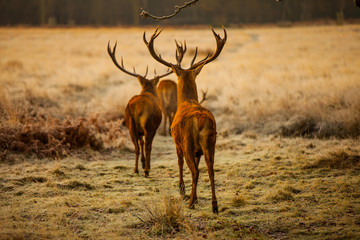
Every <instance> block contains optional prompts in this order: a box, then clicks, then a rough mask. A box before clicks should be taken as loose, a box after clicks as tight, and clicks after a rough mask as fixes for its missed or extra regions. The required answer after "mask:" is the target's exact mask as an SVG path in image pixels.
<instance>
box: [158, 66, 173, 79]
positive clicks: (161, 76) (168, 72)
mask: <svg viewBox="0 0 360 240" xmlns="http://www.w3.org/2000/svg"><path fill="white" fill-rule="evenodd" d="M154 73H155V76H156V71H154ZM172 73H173V71H170V68H168V70H167V72H166V73H164V74H163V75H159V76H158V77H159V78H163V77H166V76H167V75H170V74H172Z"/></svg>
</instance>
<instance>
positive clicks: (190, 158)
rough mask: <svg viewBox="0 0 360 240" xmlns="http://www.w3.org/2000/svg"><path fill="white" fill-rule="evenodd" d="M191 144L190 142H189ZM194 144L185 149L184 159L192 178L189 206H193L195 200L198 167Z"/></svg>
mask: <svg viewBox="0 0 360 240" xmlns="http://www.w3.org/2000/svg"><path fill="white" fill-rule="evenodd" d="M189 145H191V144H189ZM193 148H194V146H189V147H188V149H187V150H186V151H185V152H186V154H185V159H186V163H187V165H188V167H189V169H190V172H191V178H192V187H191V194H190V201H189V208H194V204H195V203H196V202H197V195H196V187H197V183H198V180H199V169H198V165H197V163H196V162H197V161H198V159H196V158H197V157H195V151H194V150H193Z"/></svg>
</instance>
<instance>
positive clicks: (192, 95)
mask: <svg viewBox="0 0 360 240" xmlns="http://www.w3.org/2000/svg"><path fill="white" fill-rule="evenodd" d="M189 100H195V101H197V102H198V101H199V100H198V94H197V88H196V83H195V79H189V78H188V79H186V78H183V77H179V78H178V84H177V104H178V106H179V105H180V104H181V103H183V102H184V101H189Z"/></svg>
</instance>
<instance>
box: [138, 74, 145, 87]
mask: <svg viewBox="0 0 360 240" xmlns="http://www.w3.org/2000/svg"><path fill="white" fill-rule="evenodd" d="M137 78H138V80H139V82H140V84H141V86H143V85H145V78H143V77H141V76H138V77H137Z"/></svg>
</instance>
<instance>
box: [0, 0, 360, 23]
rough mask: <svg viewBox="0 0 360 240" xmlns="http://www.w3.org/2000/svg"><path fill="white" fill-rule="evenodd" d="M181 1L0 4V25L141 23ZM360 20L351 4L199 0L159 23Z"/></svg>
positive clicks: (25, 0)
mask: <svg viewBox="0 0 360 240" xmlns="http://www.w3.org/2000/svg"><path fill="white" fill-rule="evenodd" d="M184 1H185V0H11V1H10V0H0V25H18V24H27V25H71V26H72V25H145V24H158V21H156V20H152V19H141V18H140V17H139V14H140V11H141V8H143V9H145V10H146V11H148V12H150V13H152V14H155V15H157V16H163V15H168V14H170V13H172V12H173V11H174V5H181V4H183V3H184ZM339 17H340V18H345V19H353V18H357V19H360V9H359V8H356V7H355V6H354V4H353V1H352V0H283V1H282V2H279V3H277V2H276V1H275V0H225V1H222V0H200V1H199V2H198V3H197V4H196V5H194V6H192V7H190V8H186V9H183V10H182V12H181V13H180V14H179V15H177V16H176V17H175V18H172V19H168V20H165V21H162V24H168V25H178V24H212V25H221V24H225V25H226V24H246V23H268V22H279V21H313V20H317V19H336V18H339Z"/></svg>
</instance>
